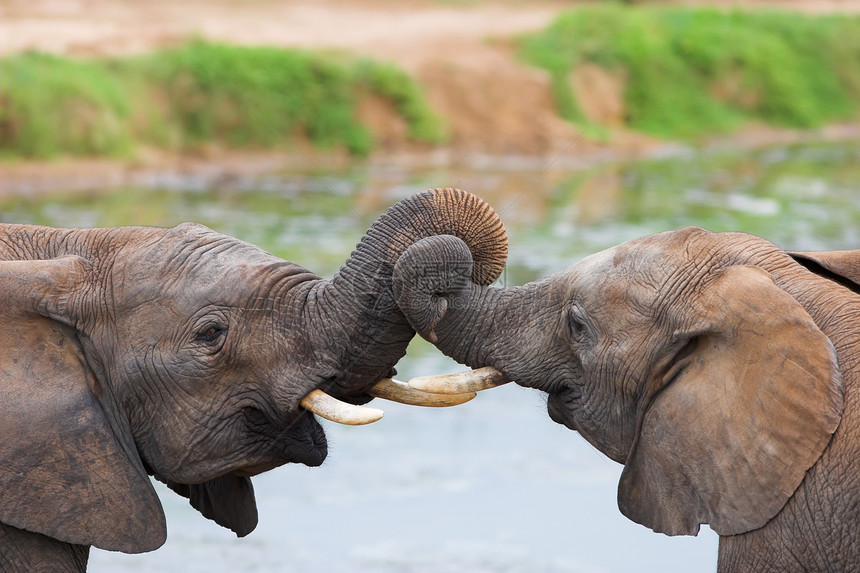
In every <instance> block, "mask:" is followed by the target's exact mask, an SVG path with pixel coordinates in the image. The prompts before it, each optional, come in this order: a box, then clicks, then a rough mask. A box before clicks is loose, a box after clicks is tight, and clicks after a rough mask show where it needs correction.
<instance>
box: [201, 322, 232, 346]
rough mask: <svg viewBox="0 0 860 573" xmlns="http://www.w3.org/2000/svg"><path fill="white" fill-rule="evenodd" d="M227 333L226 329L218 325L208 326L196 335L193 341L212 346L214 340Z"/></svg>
mask: <svg viewBox="0 0 860 573" xmlns="http://www.w3.org/2000/svg"><path fill="white" fill-rule="evenodd" d="M226 332H227V327H226V326H222V325H220V324H210V325H207V326H205V327H204V328H203V329H202V330H201V331H200V332H198V333H197V336H196V337H195V340H196V341H197V342H204V343H206V344H212V343H213V342H215V341H216V340H218V339H219V338H220V337H221V335H222V334H224V333H226Z"/></svg>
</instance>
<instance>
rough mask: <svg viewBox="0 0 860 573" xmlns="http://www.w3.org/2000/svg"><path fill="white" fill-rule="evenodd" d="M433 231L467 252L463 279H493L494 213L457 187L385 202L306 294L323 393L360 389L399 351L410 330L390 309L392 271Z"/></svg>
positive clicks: (442, 262)
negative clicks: (347, 252) (336, 265)
mask: <svg viewBox="0 0 860 573" xmlns="http://www.w3.org/2000/svg"><path fill="white" fill-rule="evenodd" d="M437 235H446V236H452V237H456V238H457V240H459V241H460V242H461V243H462V245H464V248H465V249H466V250H467V251H468V252H469V259H470V266H469V269H468V276H467V280H468V281H469V283H470V284H476V285H489V284H491V283H492V282H493V281H495V280H496V279H497V278H498V277H499V276H500V274H501V272H502V270H503V269H504V265H505V262H506V259H507V235H506V233H505V228H504V225H503V224H502V222H501V219H500V218H499V216H498V215H497V214H496V213H495V212H494V211H493V209H492V207H490V206H489V205H488V204H487V203H485V202H484V201H482V200H481V199H480V198H478V197H476V196H474V195H471V194H469V193H466V192H464V191H460V190H458V189H433V190H430V191H426V192H424V193H420V194H417V195H414V196H412V197H409V198H407V199H404V200H403V201H400V202H399V203H397V204H396V205H394V206H392V207H391V208H389V209H388V211H386V212H385V213H383V214H382V215H381V216H380V217H379V218H378V219H377V220H376V222H375V223H374V224H373V225H372V226H371V228H370V229H369V230H368V231H367V233H366V234H365V236H364V237H363V238H362V240H361V241H360V242H359V244H358V246H357V247H356V249H355V250H354V251H353V253H352V255H351V256H350V258H349V259H348V260H347V261H346V263H345V264H344V265H343V267H341V269H340V270H339V271H338V273H337V274H336V275H335V276H334V277H333V278H332V280H331V281H323V282H321V283H320V284H318V285H316V288H315V289H313V290H312V291H311V292H309V293H308V299H307V304H306V305H305V312H306V314H307V315H308V319H307V320H308V324H313V325H315V326H314V327H312V328H313V329H315V330H318V332H319V335H318V338H317V339H316V340H314V341H313V342H312V347H313V348H319V349H325V353H324V355H323V354H318V355H317V360H316V362H317V367H318V371H319V373H320V375H321V376H323V377H325V378H326V379H328V380H329V383H328V384H324V386H326V387H325V389H326V391H328V392H330V393H331V394H333V395H336V396H341V397H348V396H358V395H360V394H364V393H367V392H368V389H369V388H370V386H371V385H372V384H373V383H375V382H376V381H378V380H380V379H381V378H384V377H387V376H389V375H390V374H391V371H392V368H393V366H394V364H396V363H397V361H398V360H399V359H400V358H401V357H402V356H403V355H404V354H405V353H406V347H407V345H408V344H409V341H410V339H411V338H412V336H413V335H414V333H415V330H414V328H413V325H412V324H411V323H410V321H409V320H407V318H406V317H405V316H404V314H403V312H402V311H401V309H400V308H399V307H398V306H397V301H396V300H395V294H394V292H393V290H392V287H393V275H394V269H395V266H396V265H397V264H398V261H399V260H400V259H401V257H402V255H403V254H404V253H405V252H406V251H408V250H409V249H410V247H412V245H414V244H415V243H418V242H420V241H422V240H425V239H426V238H428V237H434V236H437ZM454 266H456V264H455V265H454ZM461 270H462V269H457V268H453V267H452V263H451V261H450V260H449V259H447V258H444V257H438V258H436V259H435V260H433V261H426V264H424V265H423V267H422V268H421V272H422V273H423V275H424V277H425V278H426V279H427V280H428V281H430V282H433V281H437V280H443V281H444V280H445V278H446V277H448V276H449V274H450V273H451V272H454V273H459V272H460V271H461Z"/></svg>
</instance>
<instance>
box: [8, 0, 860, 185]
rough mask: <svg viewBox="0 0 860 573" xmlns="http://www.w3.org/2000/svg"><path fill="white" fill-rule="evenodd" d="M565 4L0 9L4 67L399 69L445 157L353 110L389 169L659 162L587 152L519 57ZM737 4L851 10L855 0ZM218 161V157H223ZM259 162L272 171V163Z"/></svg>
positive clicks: (379, 110) (611, 81) (597, 98)
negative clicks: (308, 51) (281, 58)
mask: <svg viewBox="0 0 860 573" xmlns="http://www.w3.org/2000/svg"><path fill="white" fill-rule="evenodd" d="M572 4H573V2H562V1H557V0H538V1H537V2H521V1H515V0H493V1H490V0H475V1H473V2H464V3H452V2H434V1H430V0H410V1H409V2H393V1H384V0H359V1H346V0H317V1H315V2H313V3H307V2H299V1H298V0H253V1H244V2H239V1H236V0H183V1H181V2H173V1H170V0H147V1H136V0H2V3H0V56H2V55H3V54H8V53H10V52H16V51H21V50H26V49H39V50H45V51H50V52H54V53H62V54H69V55H75V56H93V55H101V56H103V55H123V54H131V53H139V52H144V51H148V50H152V49H155V48H158V47H162V46H166V45H174V44H178V43H180V42H182V41H184V40H185V39H187V38H189V37H192V36H202V37H205V38H208V39H213V40H219V41H227V42H232V43H239V44H269V45H277V46H292V47H305V48H314V49H324V50H333V51H343V52H348V53H351V54H356V55H367V56H372V57H374V58H378V59H383V60H391V61H395V62H397V63H398V64H399V65H400V66H402V67H404V68H405V69H407V70H408V71H410V72H411V73H413V74H414V75H415V77H417V78H418V80H419V82H421V83H422V84H423V85H424V87H425V89H426V91H427V94H428V97H429V99H430V103H431V105H432V106H433V108H434V109H435V110H436V111H437V112H438V113H440V114H441V115H442V117H444V118H445V121H446V122H447V124H448V127H449V130H450V133H451V143H450V146H449V147H448V148H446V149H445V150H439V149H435V150H433V153H431V154H428V153H427V152H428V151H429V150H427V149H422V148H421V147H420V146H415V145H413V144H410V143H409V142H408V138H407V133H406V126H405V125H404V124H403V121H402V120H401V119H400V118H399V117H398V116H397V115H396V114H395V113H393V111H392V110H391V109H388V108H387V107H386V105H385V104H384V103H383V102H380V101H375V100H367V101H365V102H362V105H361V108H360V113H361V117H362V119H363V120H365V121H366V122H367V123H368V124H369V125H370V126H371V129H372V130H373V132H374V134H375V135H376V137H377V140H378V141H379V142H380V146H379V152H378V154H377V156H378V157H379V156H382V157H384V159H385V160H393V156H395V155H396V156H401V157H406V158H414V157H416V156H417V155H421V154H424V156H425V159H426V158H427V156H429V157H430V158H431V159H432V160H433V161H452V160H461V159H463V158H464V157H469V156H470V155H474V154H480V155H494V156H500V155H501V156H505V155H512V154H513V155H529V156H543V157H554V158H555V157H579V158H581V157H583V156H588V155H592V154H601V156H602V155H603V154H605V153H606V151H607V149H609V150H611V151H613V152H618V153H623V154H634V155H641V154H644V153H649V152H652V151H654V150H655V149H657V148H658V147H659V146H658V145H657V143H656V142H654V141H652V140H650V139H649V138H645V137H642V136H639V135H637V134H631V133H628V132H625V131H624V130H622V129H617V130H614V131H613V134H612V137H611V138H610V141H609V143H608V144H604V145H602V146H600V145H597V144H595V143H589V142H588V141H586V140H585V138H583V137H582V136H581V134H579V133H578V132H577V130H576V129H575V128H574V127H573V126H572V125H570V124H569V123H567V122H565V121H563V120H561V119H560V118H559V117H558V115H557V113H556V111H555V108H554V105H553V101H552V96H551V93H550V85H549V77H548V75H547V74H546V73H544V72H542V71H541V70H537V69H535V68H532V67H528V66H525V65H523V64H521V63H520V62H518V61H517V59H516V58H515V57H514V54H513V49H512V46H511V44H512V42H511V39H512V38H513V37H515V36H517V35H520V34H523V33H526V32H529V31H533V30H537V29H540V28H542V27H543V26H545V25H546V24H547V23H549V22H550V21H551V20H552V19H553V18H554V17H555V16H556V15H557V14H558V13H559V12H561V11H563V10H565V9H568V8H570V7H571V5H572ZM733 4H735V5H737V4H742V5H753V6H760V5H768V6H771V5H781V6H789V7H792V8H797V9H803V10H818V11H821V10H843V11H860V1H858V0H851V1H848V0H843V1H838V0H833V1H829V2H826V1H814V2H800V1H794V2H792V1H785V2H764V1H757V2H756V1H752V2H751V1H747V2H743V1H741V2H738V1H736V2H734V3H733ZM571 81H572V82H574V84H575V85H576V86H577V93H578V94H580V97H581V100H582V101H581V104H582V107H583V110H584V112H585V113H586V115H587V116H588V117H590V118H592V119H593V120H595V121H596V122H599V123H603V124H607V125H610V126H613V125H620V124H621V118H622V117H623V113H624V109H623V103H622V100H621V97H620V94H621V90H622V89H623V82H624V78H622V77H612V76H609V75H607V74H606V73H605V72H601V71H600V70H598V69H596V68H584V69H580V70H578V71H577V73H576V74H574V75H573V77H572V78H571ZM304 151H305V150H304V149H303V150H302V152H303V153H304ZM213 154H214V155H215V156H217V158H218V159H219V160H223V156H224V153H222V152H218V151H217V150H216V151H215V152H213ZM265 157H269V155H268V154H266V155H265ZM210 159H211V158H210ZM243 159H247V158H243ZM206 160H207V158H206V157H203V158H183V159H176V158H166V157H164V156H163V155H162V154H159V153H154V152H152V153H144V154H142V155H141V157H140V159H139V160H138V162H139V163H141V164H143V165H144V166H146V165H162V164H163V163H164V162H167V163H171V162H175V161H179V162H183V161H184V162H188V161H191V162H194V161H206ZM78 163H79V164H96V165H100V164H102V162H78ZM257 163H262V164H264V165H268V163H269V160H268V159H266V160H263V161H262V162H257ZM34 170H35V168H34V167H32V166H30V167H28V166H27V165H19V166H14V167H12V168H9V166H7V168H4V171H6V176H7V177H8V176H10V175H15V173H25V172H30V171H34Z"/></svg>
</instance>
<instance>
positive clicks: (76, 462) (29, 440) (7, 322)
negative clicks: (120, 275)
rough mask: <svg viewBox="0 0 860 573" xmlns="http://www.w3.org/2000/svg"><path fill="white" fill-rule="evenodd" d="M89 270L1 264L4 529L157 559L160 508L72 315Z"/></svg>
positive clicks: (74, 262) (63, 264) (69, 264)
mask: <svg viewBox="0 0 860 573" xmlns="http://www.w3.org/2000/svg"><path fill="white" fill-rule="evenodd" d="M86 266H87V265H86V264H85V262H84V261H83V260H82V259H80V258H78V257H70V258H66V259H55V260H51V261H0V293H2V296H0V404H2V417H0V522H3V523H6V524H8V525H11V526H14V527H17V528H19V529H24V530H27V531H33V532H37V533H42V534H44V535H47V536H49V537H52V538H55V539H59V540H61V541H65V542H68V543H74V544H78V545H94V546H96V547H100V548H102V549H108V550H114V551H124V552H127V553H140V552H143V551H151V550H153V549H156V548H157V547H159V546H161V545H162V544H163V543H164V540H165V539H166V536H167V529H166V524H165V519H164V513H163V512H162V509H161V504H160V503H159V501H158V497H157V496H156V493H155V490H154V489H153V488H152V484H151V483H150V481H149V478H148V476H147V474H146V471H145V470H144V467H143V463H142V462H141V460H140V458H139V456H138V454H137V450H136V448H135V445H134V441H133V439H132V436H131V431H130V429H129V428H128V427H127V426H125V425H124V424H123V423H122V422H121V421H120V419H119V417H118V416H116V415H115V413H113V412H111V411H110V409H109V406H108V405H107V402H106V400H107V392H106V389H105V388H104V387H103V386H101V384H100V382H99V380H98V379H96V377H95V376H94V375H93V372H92V370H91V369H90V367H89V366H88V364H87V360H86V357H85V356H84V352H83V349H82V347H81V345H80V342H79V340H78V337H77V333H76V331H75V330H74V329H73V328H72V327H71V326H69V324H70V323H74V322H75V320H74V319H73V318H71V317H69V316H68V315H67V314H66V311H67V310H68V305H67V303H68V301H69V298H70V296H71V295H72V294H73V293H75V292H76V291H77V289H78V288H79V287H80V286H81V282H82V281H83V279H84V274H85V271H86ZM44 315H49V316H44Z"/></svg>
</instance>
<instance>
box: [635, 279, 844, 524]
mask: <svg viewBox="0 0 860 573" xmlns="http://www.w3.org/2000/svg"><path fill="white" fill-rule="evenodd" d="M705 288H706V291H705V292H704V296H703V297H702V300H700V301H697V302H695V305H696V306H698V307H699V309H698V312H700V313H701V316H699V317H698V322H697V326H700V327H701V329H700V330H697V332H699V333H700V334H699V335H698V336H696V337H695V338H694V339H693V340H692V341H691V343H690V345H688V347H687V349H686V350H685V351H682V352H681V353H680V354H679V356H678V357H677V359H676V362H675V363H674V364H673V365H671V366H670V367H669V370H668V371H667V374H666V376H665V378H664V380H663V386H662V387H661V388H659V389H658V390H656V391H654V392H652V396H651V397H650V398H649V399H647V400H646V401H644V402H643V405H642V406H641V407H640V424H641V425H640V430H639V433H638V435H637V437H636V440H635V443H634V445H633V447H632V448H631V452H630V454H629V456H628V458H627V461H626V463H625V467H624V470H623V472H622V475H621V480H620V483H619V486H618V505H619V508H620V509H621V512H622V513H624V515H626V516H627V517H629V518H630V519H632V520H633V521H635V522H637V523H641V524H642V525H645V526H647V527H650V528H651V529H653V530H654V531H657V532H660V533H667V534H669V535H696V534H697V533H698V531H699V525H700V524H702V523H708V524H710V526H711V528H712V529H713V530H714V531H716V532H717V533H718V534H720V535H733V534H738V533H743V532H746V531H750V530H753V529H757V528H759V527H762V526H763V525H764V524H765V523H767V522H768V521H769V520H770V519H771V518H773V517H774V516H775V515H776V514H777V513H778V512H779V511H780V510H781V509H782V507H783V506H784V505H785V503H786V502H787V501H788V499H789V498H790V497H791V496H792V495H793V494H794V491H795V490H796V489H797V487H798V486H799V485H800V483H801V482H802V481H803V478H804V476H805V475H806V471H807V470H808V469H809V468H810V467H812V465H813V464H815V462H816V460H817V459H818V458H819V456H820V455H821V453H822V452H823V451H824V449H825V448H826V446H827V444H828V443H829V441H830V437H831V435H832V434H833V432H834V431H836V427H837V426H838V425H839V421H840V418H841V414H842V400H843V385H842V377H841V375H840V372H839V370H838V366H837V359H836V353H835V350H834V348H833V346H832V344H831V343H830V340H829V339H828V338H827V337H826V336H825V335H824V333H823V332H821V331H820V330H819V329H818V327H817V326H816V325H815V323H814V322H813V320H812V318H811V317H810V316H809V314H807V312H806V311H805V310H804V309H803V307H802V306H801V305H800V304H799V303H798V302H797V301H796V300H795V299H794V298H792V297H791V296H790V295H789V294H788V293H786V292H784V291H783V290H782V289H780V288H779V287H778V286H777V285H776V284H775V283H774V282H773V280H772V279H771V277H770V275H769V274H767V273H765V272H764V271H762V270H760V269H757V268H754V267H743V266H736V267H730V268H728V269H726V270H724V271H721V272H720V274H719V275H718V277H717V278H716V279H715V280H714V282H712V283H711V284H710V285H709V286H707V287H705Z"/></svg>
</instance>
